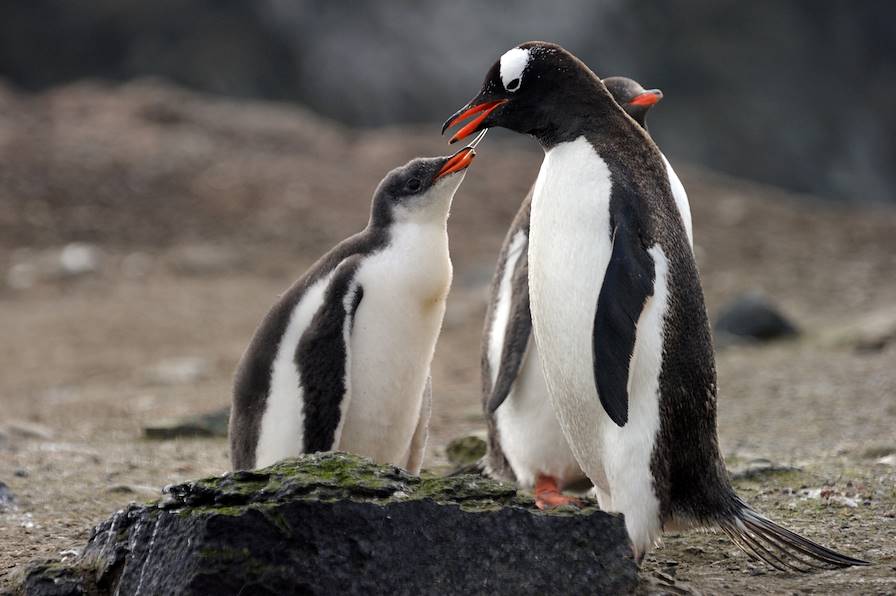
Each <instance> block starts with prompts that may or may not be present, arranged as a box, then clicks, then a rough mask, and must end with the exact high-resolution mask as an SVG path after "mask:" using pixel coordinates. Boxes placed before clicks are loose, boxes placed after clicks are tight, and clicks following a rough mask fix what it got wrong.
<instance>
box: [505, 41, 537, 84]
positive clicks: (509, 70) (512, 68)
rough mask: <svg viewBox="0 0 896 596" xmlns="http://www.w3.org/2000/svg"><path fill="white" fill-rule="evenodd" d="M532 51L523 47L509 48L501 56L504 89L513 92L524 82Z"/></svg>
mask: <svg viewBox="0 0 896 596" xmlns="http://www.w3.org/2000/svg"><path fill="white" fill-rule="evenodd" d="M530 58H531V53H530V51H529V50H525V49H523V48H513V49H512V50H507V51H506V52H505V53H504V55H503V56H501V70H500V72H501V83H502V84H503V85H504V89H506V90H507V91H510V92H511V93H513V92H514V91H516V90H517V89H519V88H520V85H522V83H523V71H524V70H526V66H527V65H528V64H529V59H530Z"/></svg>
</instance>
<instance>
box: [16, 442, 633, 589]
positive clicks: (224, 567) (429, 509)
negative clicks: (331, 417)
mask: <svg viewBox="0 0 896 596" xmlns="http://www.w3.org/2000/svg"><path fill="white" fill-rule="evenodd" d="M166 492H167V495H166V497H165V498H164V499H162V500H161V501H159V502H156V503H151V504H148V505H132V506H130V507H129V508H127V509H124V510H121V511H119V512H118V513H116V514H115V515H113V516H112V517H110V518H109V519H108V520H106V521H105V522H103V523H102V524H100V525H99V526H97V528H95V530H94V531H93V534H92V535H91V538H90V540H89V542H88V544H87V546H86V547H85V549H84V552H83V554H82V555H81V556H80V557H79V558H78V559H77V560H76V561H75V562H74V563H72V564H70V565H63V564H58V563H56V564H49V563H46V562H44V563H38V564H34V565H32V566H31V567H30V568H29V569H28V570H27V571H26V572H25V576H24V578H23V580H22V582H21V584H20V585H19V588H18V590H19V593H21V594H29V595H30V594H37V595H48V594H72V595H76V594H78V595H80V594H114V593H122V594H138V593H142V594H230V593H233V594H235V593H240V592H241V593H244V594H246V593H252V594H281V593H308V594H330V593H362V592H363V593H371V594H379V593H390V594H411V593H427V594H448V593H451V594H457V593H465V594H478V593H490V594H519V593H530V592H535V591H540V590H549V589H550V590H558V589H559V591H561V592H567V593H573V592H576V593H585V592H587V593H595V592H598V593H614V594H621V593H628V592H631V591H633V590H634V589H635V587H636V585H637V581H638V575H637V565H636V564H635V562H634V561H633V559H632V555H631V551H630V548H629V543H628V537H627V534H626V531H625V524H624V521H623V519H622V517H621V516H619V515H612V514H608V513H604V512H602V511H599V510H598V509H597V508H596V507H594V506H587V507H586V508H584V509H583V510H581V511H570V510H564V511H554V512H542V511H539V510H538V509H536V508H535V507H534V504H533V502H532V500H531V498H529V497H527V496H525V495H520V494H517V492H516V489H515V488H514V487H512V486H510V485H507V484H502V483H499V482H494V481H491V480H487V479H484V478H482V477H479V476H456V477H451V478H439V477H432V476H424V477H423V478H418V477H415V476H411V475H409V474H407V473H406V472H404V471H403V470H401V469H399V468H396V467H394V466H380V465H376V464H374V463H372V462H371V461H370V460H368V459H364V458H360V457H356V456H353V455H347V454H342V453H323V454H313V455H307V456H303V457H300V458H297V459H290V460H285V461H283V462H280V463H278V464H275V465H273V466H271V467H269V468H265V469H262V470H257V471H240V472H234V473H230V474H226V475H224V476H221V477H215V478H204V479H201V480H196V481H193V482H187V483H183V484H178V485H174V486H170V487H168V488H167V489H166ZM59 578H62V579H63V580H64V581H63V582H59V581H57V580H58V579H59Z"/></svg>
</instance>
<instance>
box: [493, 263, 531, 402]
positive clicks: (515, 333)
mask: <svg viewBox="0 0 896 596" xmlns="http://www.w3.org/2000/svg"><path fill="white" fill-rule="evenodd" d="M521 250H522V253H521V254H520V256H519V258H518V259H517V261H516V265H515V266H514V271H513V277H512V279H511V299H510V312H509V313H508V320H507V328H506V330H505V332H504V345H503V346H502V348H501V360H500V363H499V365H498V375H497V377H496V378H495V386H494V387H493V388H492V393H491V395H490V396H489V398H488V402H487V404H486V408H487V411H488V413H489V414H493V413H494V412H495V410H497V409H498V408H499V407H500V406H501V404H503V403H504V400H505V399H507V396H508V395H509V394H510V389H511V387H513V383H514V382H515V381H516V377H517V375H518V374H519V372H520V366H521V365H522V362H523V356H525V354H526V347H527V346H528V345H529V337H530V336H531V335H532V312H531V311H530V310H529V261H528V254H527V253H528V251H527V245H524V246H523V247H522V249H521Z"/></svg>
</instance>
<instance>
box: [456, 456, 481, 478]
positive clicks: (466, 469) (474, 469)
mask: <svg viewBox="0 0 896 596" xmlns="http://www.w3.org/2000/svg"><path fill="white" fill-rule="evenodd" d="M465 474H475V475H477V476H487V475H488V474H486V472H485V458H481V459H478V460H476V461H474V462H473V463H471V464H464V465H462V466H458V467H456V468H454V469H453V470H451V471H450V472H448V473H447V474H445V478H451V477H453V476H463V475H465Z"/></svg>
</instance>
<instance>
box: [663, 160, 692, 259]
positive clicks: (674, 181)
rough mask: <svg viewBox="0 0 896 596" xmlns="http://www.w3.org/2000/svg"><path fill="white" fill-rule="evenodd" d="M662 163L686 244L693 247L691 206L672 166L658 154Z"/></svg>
mask: <svg viewBox="0 0 896 596" xmlns="http://www.w3.org/2000/svg"><path fill="white" fill-rule="evenodd" d="M660 157H662V158H663V163H664V164H665V165H666V173H667V174H668V175H669V186H670V187H671V188H672V196H673V197H674V198H675V206H676V207H678V213H679V214H681V221H682V223H683V224H684V231H685V233H686V234H687V235H688V242H689V243H690V244H691V247H692V248H693V246H694V231H693V224H692V223H691V205H690V203H689V202H688V193H687V191H685V189H684V185H683V184H682V183H681V180H679V178H678V174H676V173H675V170H673V169H672V164H670V163H669V160H668V159H666V156H665V155H663V154H662V153H660Z"/></svg>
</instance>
